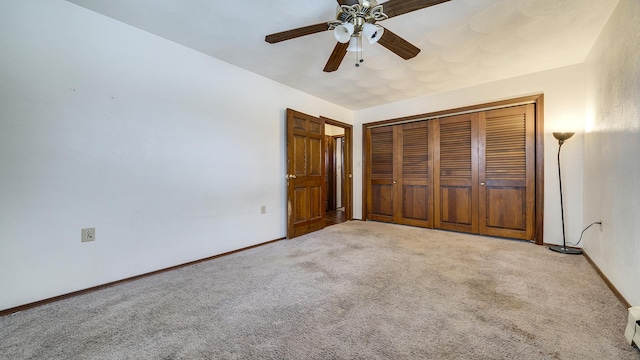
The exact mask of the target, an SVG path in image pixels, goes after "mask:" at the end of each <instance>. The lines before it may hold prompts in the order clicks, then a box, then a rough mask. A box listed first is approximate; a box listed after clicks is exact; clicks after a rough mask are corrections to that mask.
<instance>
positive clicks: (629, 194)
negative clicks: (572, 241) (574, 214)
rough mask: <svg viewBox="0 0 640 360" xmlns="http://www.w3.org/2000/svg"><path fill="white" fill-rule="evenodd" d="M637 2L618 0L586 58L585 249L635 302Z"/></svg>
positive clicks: (638, 251) (639, 294)
mask: <svg viewBox="0 0 640 360" xmlns="http://www.w3.org/2000/svg"><path fill="white" fill-rule="evenodd" d="M639 18H640V2H639V1H638V0H621V1H620V2H619V4H618V6H617V8H616V10H615V12H614V13H613V15H612V16H611V19H610V20H609V22H608V23H607V26H606V27H605V29H604V30H603V32H602V33H601V35H600V37H599V39H598V41H597V42H596V44H595V46H594V47H593V49H592V51H591V53H590V54H589V57H588V58H587V61H586V70H587V78H588V81H587V111H586V112H587V119H586V121H587V125H586V129H587V135H586V136H585V172H584V223H585V224H586V225H588V224H590V223H591V222H594V221H599V220H602V221H603V226H602V231H599V230H597V227H596V230H589V231H588V232H586V233H585V239H584V248H585V251H586V252H587V253H588V254H589V256H590V257H591V258H592V259H593V260H594V262H595V263H596V264H597V265H598V267H600V269H601V270H602V271H603V272H604V273H605V274H606V276H607V277H608V278H609V280H610V281H611V282H612V283H613V284H614V286H615V287H616V288H617V289H618V290H619V291H620V292H621V293H622V295H623V296H624V297H625V298H626V299H627V301H629V302H630V303H631V305H640V23H639V22H638V19H639Z"/></svg>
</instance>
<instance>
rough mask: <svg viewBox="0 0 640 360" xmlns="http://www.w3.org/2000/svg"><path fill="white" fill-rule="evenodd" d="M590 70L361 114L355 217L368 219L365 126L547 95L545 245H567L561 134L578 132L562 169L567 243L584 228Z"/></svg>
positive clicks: (357, 125)
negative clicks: (586, 103)
mask: <svg viewBox="0 0 640 360" xmlns="http://www.w3.org/2000/svg"><path fill="white" fill-rule="evenodd" d="M584 91H585V90H584V67H583V65H573V66H569V67H564V68H559V69H555V70H549V71H544V72H540V73H534V74H529V75H525V76H521V77H517V78H511V79H507V80H502V81H497V82H493V83H488V84H484V85H480V86H475V87H471V88H465V89H461V90H456V91H451V92H447V93H440V94H435V95H432V96H426V97H422V98H417V99H412V100H409V101H403V102H399V103H395V104H390V105H386V106H379V107H375V108H369V109H365V110H361V111H358V112H356V114H355V122H354V124H355V125H354V142H355V145H354V181H353V183H354V201H353V203H354V215H353V216H354V218H360V217H362V206H361V205H362V124H363V123H367V122H373V121H378V120H387V119H393V118H399V117H403V116H410V115H417V114H423V113H428V112H434V111H439V110H447V109H453V108H457V107H462V106H467V105H475V104H482V103H487V102H492V101H498V100H504V99H509V98H514V97H520V96H527V95H532V94H539V93H544V107H545V111H544V130H545V139H544V141H545V147H544V152H545V161H544V167H545V177H544V182H545V185H544V186H545V188H544V192H545V194H544V203H545V205H544V242H545V243H550V244H561V243H562V225H561V217H560V198H559V194H560V192H559V189H558V171H557V157H556V156H557V151H558V142H557V140H555V139H554V138H553V135H552V134H551V133H552V132H555V131H575V132H576V135H575V136H574V137H573V138H571V139H570V140H569V141H567V143H565V144H564V145H563V146H562V171H563V174H562V175H563V180H562V181H563V183H562V185H563V190H564V199H563V200H564V204H565V223H566V227H567V241H569V242H570V241H574V242H576V241H577V240H578V237H579V235H580V231H581V230H582V193H583V191H582V170H583V153H582V147H583V145H582V144H583V138H584V137H583V129H584V116H585V115H584V113H585V110H584Z"/></svg>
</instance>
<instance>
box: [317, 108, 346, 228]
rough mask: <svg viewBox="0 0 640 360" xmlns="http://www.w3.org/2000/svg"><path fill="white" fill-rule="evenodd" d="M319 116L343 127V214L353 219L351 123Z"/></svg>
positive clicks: (331, 123)
mask: <svg viewBox="0 0 640 360" xmlns="http://www.w3.org/2000/svg"><path fill="white" fill-rule="evenodd" d="M320 118H321V119H324V123H325V124H329V125H333V126H336V127H339V128H342V129H344V148H343V156H344V165H343V171H344V173H345V178H344V187H343V189H342V191H344V197H345V204H344V216H345V219H346V220H353V125H349V124H347V123H343V122H341V121H338V120H334V119H330V118H328V117H325V116H320Z"/></svg>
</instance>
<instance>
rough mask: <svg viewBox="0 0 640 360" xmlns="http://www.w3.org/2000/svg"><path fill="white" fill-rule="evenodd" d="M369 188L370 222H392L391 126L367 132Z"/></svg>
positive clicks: (392, 136)
mask: <svg viewBox="0 0 640 360" xmlns="http://www.w3.org/2000/svg"><path fill="white" fill-rule="evenodd" d="M368 135H369V139H368V141H367V145H368V146H369V149H368V150H369V151H368V153H369V154H370V160H369V179H370V183H369V187H368V188H367V213H368V217H369V219H370V220H375V221H385V222H393V211H394V208H395V205H394V186H393V185H394V178H393V177H394V168H393V157H394V141H393V138H394V132H393V126H383V127H379V128H373V129H371V130H370V131H369V134H368Z"/></svg>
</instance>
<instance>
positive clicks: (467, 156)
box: [440, 121, 471, 180]
mask: <svg viewBox="0 0 640 360" xmlns="http://www.w3.org/2000/svg"><path fill="white" fill-rule="evenodd" d="M440 179H443V180H456V179H465V180H466V179H471V122H470V121H465V122H454V123H442V124H441V125H440Z"/></svg>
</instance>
